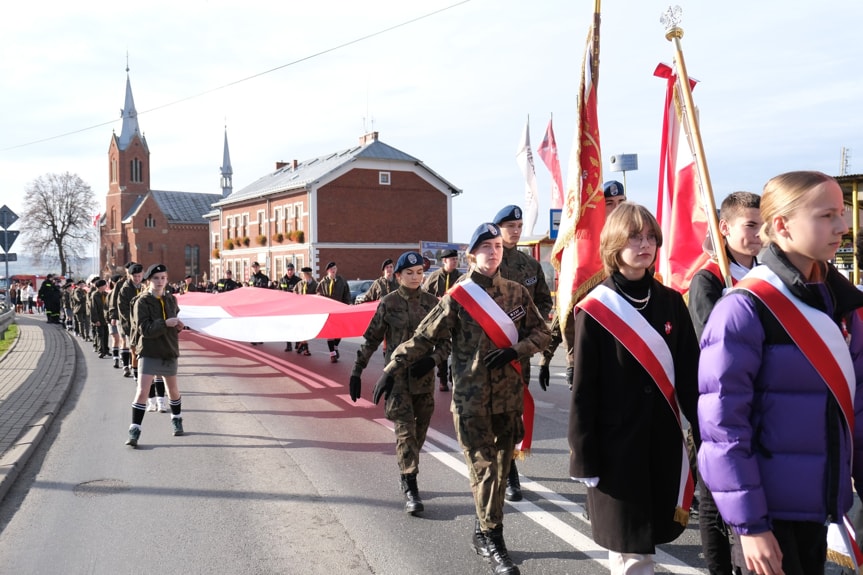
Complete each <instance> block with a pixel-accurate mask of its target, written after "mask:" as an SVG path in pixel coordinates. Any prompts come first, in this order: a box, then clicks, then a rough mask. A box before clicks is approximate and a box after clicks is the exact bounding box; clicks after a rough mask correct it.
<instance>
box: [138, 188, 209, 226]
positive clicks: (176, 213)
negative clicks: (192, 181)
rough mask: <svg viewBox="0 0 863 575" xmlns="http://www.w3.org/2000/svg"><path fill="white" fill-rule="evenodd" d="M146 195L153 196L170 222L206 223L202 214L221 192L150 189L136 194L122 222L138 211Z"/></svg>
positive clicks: (207, 210)
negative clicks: (200, 192) (141, 193)
mask: <svg viewBox="0 0 863 575" xmlns="http://www.w3.org/2000/svg"><path fill="white" fill-rule="evenodd" d="M147 196H152V197H153V199H154V200H155V201H156V204H157V205H158V206H159V209H160V210H162V213H163V214H164V215H165V218H167V220H168V223H170V224H206V223H207V220H206V219H205V218H204V214H205V213H207V212H209V211H210V210H211V206H212V205H213V204H214V203H215V202H217V201H219V200H221V199H222V194H198V193H195V192H169V191H162V190H150V192H149V193H148V194H147V195H145V196H138V198H137V199H136V200H135V203H134V204H133V205H132V208H131V209H130V210H129V213H127V214H126V215H125V216H124V217H123V222H124V223H125V222H127V221H129V220H130V219H131V217H132V216H133V215H135V214H136V213H137V212H138V210H139V209H140V208H141V205H142V204H143V203H144V200H146V199H147Z"/></svg>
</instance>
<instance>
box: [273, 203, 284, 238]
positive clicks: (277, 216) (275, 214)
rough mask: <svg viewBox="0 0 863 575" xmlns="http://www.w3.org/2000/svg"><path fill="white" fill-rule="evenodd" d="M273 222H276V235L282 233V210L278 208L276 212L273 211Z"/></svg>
mask: <svg viewBox="0 0 863 575" xmlns="http://www.w3.org/2000/svg"><path fill="white" fill-rule="evenodd" d="M273 220H275V222H276V232H275V233H277V234H280V233H282V208H276V209H275V210H273Z"/></svg>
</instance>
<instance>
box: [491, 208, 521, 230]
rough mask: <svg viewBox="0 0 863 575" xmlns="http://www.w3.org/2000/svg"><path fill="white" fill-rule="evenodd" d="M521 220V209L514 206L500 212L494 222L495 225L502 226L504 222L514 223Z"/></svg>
mask: <svg viewBox="0 0 863 575" xmlns="http://www.w3.org/2000/svg"><path fill="white" fill-rule="evenodd" d="M516 220H521V208H520V207H518V206H514V205H509V206H506V207H505V208H503V209H502V210H501V211H499V212H498V213H497V214H496V215H495V216H494V220H493V221H492V223H493V224H497V225H500V224H502V223H504V222H514V221H516Z"/></svg>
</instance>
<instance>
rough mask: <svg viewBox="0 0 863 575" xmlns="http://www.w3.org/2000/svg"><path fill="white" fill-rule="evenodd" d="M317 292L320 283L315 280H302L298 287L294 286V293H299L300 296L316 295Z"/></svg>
mask: <svg viewBox="0 0 863 575" xmlns="http://www.w3.org/2000/svg"><path fill="white" fill-rule="evenodd" d="M317 291H318V282H316V281H315V280H309V281H303V280H300V281H298V282H297V285H295V286H294V293H298V294H300V295H315V294H316V293H317Z"/></svg>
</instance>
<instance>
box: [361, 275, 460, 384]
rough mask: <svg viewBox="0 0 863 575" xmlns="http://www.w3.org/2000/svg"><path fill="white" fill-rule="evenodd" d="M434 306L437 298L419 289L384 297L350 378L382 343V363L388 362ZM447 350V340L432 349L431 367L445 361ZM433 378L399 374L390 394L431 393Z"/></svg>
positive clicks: (404, 290)
mask: <svg viewBox="0 0 863 575" xmlns="http://www.w3.org/2000/svg"><path fill="white" fill-rule="evenodd" d="M436 305H437V298H436V297H434V296H433V295H431V294H430V293H428V292H426V291H424V290H423V289H422V288H417V289H415V290H410V289H407V288H405V287H403V286H402V287H399V289H397V290H396V291H394V292H393V293H391V294H388V295H385V296H384V297H383V299H382V300H381V301H380V303H379V304H378V308H377V310H375V315H374V316H373V317H372V321H371V322H369V327H367V328H366V332H365V333H364V334H363V337H364V338H365V341H364V342H363V344H362V345H361V346H360V348H359V349H358V350H357V360H356V362H355V363H354V369H353V371H352V372H351V375H356V376H359V375H361V374H362V372H363V370H364V369H365V368H366V367H367V366H368V364H369V359H370V358H371V357H372V355H374V353H375V351H376V350H377V349H378V347H379V346H380V344H381V342H382V341H383V340H386V342H387V352H386V356H385V360H386V361H387V362H389V361H390V359H391V357H392V353H393V350H394V349H395V348H396V347H398V346H399V345H401V344H402V343H404V342H405V341H407V340H409V339H410V338H411V336H413V334H414V330H416V328H417V326H418V325H419V324H420V322H421V321H422V320H423V318H424V317H425V316H427V315H428V313H429V312H430V311H431V310H432V309H433V308H434V307H435V306H436ZM449 348H450V342H449V340H447V341H444V342H441V343H440V345H438V346H435V349H434V351H432V352H431V355H432V357H434V360H435V365H438V364H440V363H441V362H443V361H446V358H447V356H448V355H449ZM434 377H435V372H434V369H432V370H430V371H429V372H428V373H427V374H425V375H424V376H423V377H421V378H419V379H414V378H412V377H411V376H410V375H409V374H408V370H403V371H402V372H400V374H399V376H398V377H396V378H395V380H396V382H395V386H394V387H393V393H405V392H408V393H410V394H411V395H415V394H419V393H433V392H434Z"/></svg>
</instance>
